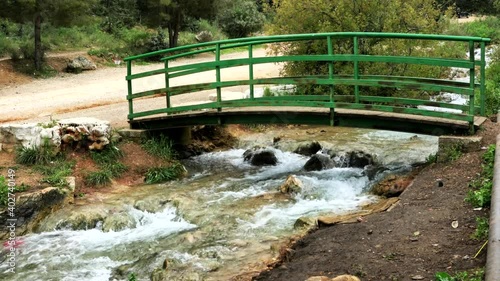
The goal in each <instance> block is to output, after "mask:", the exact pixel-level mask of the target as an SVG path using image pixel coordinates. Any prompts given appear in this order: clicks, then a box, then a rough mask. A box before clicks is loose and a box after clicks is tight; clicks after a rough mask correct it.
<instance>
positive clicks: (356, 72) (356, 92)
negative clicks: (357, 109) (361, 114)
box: [354, 36, 359, 103]
mask: <svg viewBox="0 0 500 281" xmlns="http://www.w3.org/2000/svg"><path fill="white" fill-rule="evenodd" d="M358 41H359V38H358V36H354V79H355V80H356V82H357V80H359V61H358V55H359V48H358V47H359V46H358V45H359V42H358ZM354 96H355V100H356V103H359V85H357V84H356V85H354Z"/></svg>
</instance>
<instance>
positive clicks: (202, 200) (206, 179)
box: [0, 127, 437, 281]
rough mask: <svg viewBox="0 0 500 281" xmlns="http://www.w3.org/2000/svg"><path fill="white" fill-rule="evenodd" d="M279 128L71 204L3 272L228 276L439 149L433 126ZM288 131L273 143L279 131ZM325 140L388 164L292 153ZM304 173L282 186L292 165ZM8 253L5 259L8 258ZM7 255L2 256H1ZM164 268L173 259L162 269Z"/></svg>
mask: <svg viewBox="0 0 500 281" xmlns="http://www.w3.org/2000/svg"><path fill="white" fill-rule="evenodd" d="M307 130H308V131H305V130H304V129H302V128H301V127H293V128H282V129H276V131H267V132H266V133H260V134H259V133H255V134H252V135H248V136H243V137H241V138H240V145H239V147H238V148H236V149H232V150H229V151H222V152H213V153H207V154H203V155H200V156H197V157H194V158H191V159H188V160H185V161H184V162H183V164H184V165H185V167H186V168H187V170H188V176H187V177H186V178H185V179H183V180H179V181H174V182H170V183H167V184H160V185H145V186H138V187H134V188H131V189H128V191H127V193H120V192H118V193H115V194H109V195H108V196H103V197H102V198H100V200H99V201H98V202H95V203H92V205H89V204H81V205H80V204H74V205H72V206H69V207H67V208H64V209H63V210H60V211H57V212H55V213H53V214H51V215H50V216H48V217H47V218H45V219H44V220H43V221H42V222H41V226H40V228H39V230H38V231H37V233H33V234H29V235H27V236H25V237H21V239H22V241H23V244H22V245H21V246H20V247H19V248H18V249H17V260H16V265H17V267H16V273H15V274H11V273H7V272H6V271H7V269H8V265H7V263H6V262H2V264H0V272H1V273H0V279H1V280H19V281H21V280H23V281H24V280H129V276H131V273H133V274H134V275H135V277H136V279H137V280H151V279H153V280H173V281H175V280H213V281H215V280H229V279H230V278H231V277H233V276H236V275H238V274H242V273H245V272H252V271H254V272H255V271H258V270H262V269H264V268H265V265H266V263H268V262H269V261H272V260H273V258H276V257H277V255H278V251H279V247H280V245H282V244H283V243H284V242H286V241H287V240H288V239H289V238H290V237H292V236H294V235H302V234H303V232H304V230H303V229H300V228H299V229H296V228H294V223H295V221H296V220H297V219H298V218H300V217H311V218H313V217H316V216H319V215H324V214H345V213H349V212H352V211H354V210H358V209H359V208H360V207H361V206H363V205H366V204H368V203H371V202H376V201H377V200H378V197H377V196H374V195H371V194H369V193H368V191H369V188H370V187H371V185H372V184H373V183H374V182H375V181H377V180H379V179H381V178H382V177H383V176H385V175H387V174H389V173H402V172H407V171H409V170H411V168H412V165H414V164H416V163H422V162H425V160H426V157H427V156H428V155H430V154H434V153H436V151H437V138H436V137H432V136H424V135H414V134H405V133H396V132H388V131H376V130H363V129H352V128H350V129H349V128H331V127H328V128H311V129H307ZM278 135H280V136H281V137H282V140H281V141H279V142H277V143H275V144H274V146H272V142H273V141H272V138H273V136H278ZM312 140H316V141H318V142H319V143H320V144H321V145H322V147H323V151H327V150H329V151H334V152H335V154H337V155H342V154H343V153H346V152H349V151H352V150H354V149H353V148H355V150H361V151H364V152H366V153H370V154H372V155H373V156H374V157H375V160H376V162H377V163H379V164H380V165H382V166H383V167H385V169H386V170H385V171H383V170H381V172H380V173H378V174H377V175H376V176H375V178H374V179H373V180H370V179H369V178H368V176H367V175H366V172H365V170H364V169H362V168H350V167H345V166H342V165H340V164H339V165H337V167H335V168H331V169H327V170H322V171H313V172H306V171H303V169H302V167H303V166H304V164H305V163H306V161H307V160H308V159H309V157H306V156H303V155H299V154H296V153H293V152H292V151H294V150H295V148H297V147H298V146H300V145H302V144H305V143H310V142H311V141H312ZM254 145H261V146H269V149H270V150H272V151H273V152H274V154H275V155H276V157H277V159H278V164H277V165H276V166H265V167H255V166H252V165H250V164H249V163H248V162H245V161H244V160H243V156H242V155H243V153H244V151H245V150H246V149H247V148H250V147H253V146H254ZM291 174H293V175H296V177H297V178H299V179H300V180H301V181H302V183H303V188H302V190H301V191H300V192H299V193H297V194H291V195H290V194H281V193H280V192H279V191H278V188H279V186H280V185H281V184H282V183H283V182H284V181H285V179H286V178H287V176H288V175H291ZM2 260H3V259H2ZM4 261H5V260H4ZM162 268H167V270H164V269H162Z"/></svg>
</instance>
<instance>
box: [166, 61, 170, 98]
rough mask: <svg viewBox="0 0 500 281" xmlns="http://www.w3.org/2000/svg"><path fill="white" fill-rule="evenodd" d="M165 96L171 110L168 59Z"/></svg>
mask: <svg viewBox="0 0 500 281" xmlns="http://www.w3.org/2000/svg"><path fill="white" fill-rule="evenodd" d="M165 89H166V90H165V95H166V98H167V108H170V78H169V75H168V59H167V60H165Z"/></svg>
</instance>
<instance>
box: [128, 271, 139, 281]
mask: <svg viewBox="0 0 500 281" xmlns="http://www.w3.org/2000/svg"><path fill="white" fill-rule="evenodd" d="M128 281H137V275H136V274H135V273H134V272H132V273H130V274H129V275H128Z"/></svg>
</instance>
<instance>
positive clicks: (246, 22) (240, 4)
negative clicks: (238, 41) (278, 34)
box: [218, 0, 265, 38]
mask: <svg viewBox="0 0 500 281" xmlns="http://www.w3.org/2000/svg"><path fill="white" fill-rule="evenodd" d="M264 20H265V18H264V15H263V14H262V13H260V12H259V11H258V9H257V5H256V4H255V2H254V1H249V0H245V1H236V2H234V4H233V5H232V6H231V7H229V8H227V9H225V10H223V11H222V12H221V13H220V15H219V17H218V21H219V24H220V26H221V28H222V30H223V31H224V32H225V33H226V34H227V35H228V36H229V37H231V38H239V37H245V36H248V35H249V34H250V33H252V32H257V31H259V30H260V29H261V28H262V26H263V24H264Z"/></svg>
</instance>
